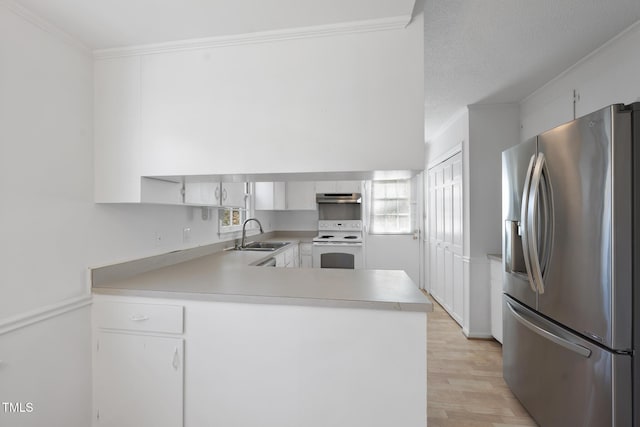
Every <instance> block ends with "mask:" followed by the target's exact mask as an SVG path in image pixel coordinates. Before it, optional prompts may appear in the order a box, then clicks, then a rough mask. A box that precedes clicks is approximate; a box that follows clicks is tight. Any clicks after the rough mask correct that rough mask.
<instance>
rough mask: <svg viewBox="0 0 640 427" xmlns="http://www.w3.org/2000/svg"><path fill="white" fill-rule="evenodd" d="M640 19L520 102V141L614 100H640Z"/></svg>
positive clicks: (625, 101)
mask: <svg viewBox="0 0 640 427" xmlns="http://www.w3.org/2000/svg"><path fill="white" fill-rule="evenodd" d="M638 46H640V22H636V23H635V24H634V25H632V26H631V27H629V28H628V29H627V30H626V31H624V32H622V33H621V34H620V35H618V36H616V37H615V38H613V39H612V40H610V41H609V42H608V43H606V44H605V45H604V46H602V47H600V48H599V49H597V50H596V51H594V52H592V53H591V54H589V55H588V56H587V57H585V58H583V59H582V60H581V61H579V62H578V63H576V64H575V65H574V66H572V67H571V68H569V69H568V70H567V71H565V72H564V73H562V74H560V75H559V76H558V77H556V78H555V79H554V80H552V81H551V82H549V83H547V84H546V85H545V86H543V87H542V88H540V89H538V90H537V91H536V92H534V93H533V94H532V95H530V96H529V97H528V98H526V99H525V100H523V101H522V102H521V106H520V108H521V118H520V120H521V122H522V132H521V141H525V140H526V139H528V138H530V137H532V136H535V135H537V134H539V133H541V132H544V131H546V130H548V129H551V128H553V127H555V126H557V125H560V124H562V123H565V122H568V121H570V120H573V118H574V117H573V90H576V91H577V92H578V93H579V95H580V100H579V101H578V102H577V103H576V117H580V116H583V115H585V114H589V113H591V112H593V111H596V110H598V109H600V108H602V107H606V106H607V105H610V104H615V103H631V102H635V101H639V100H640V78H638V76H640V54H638Z"/></svg>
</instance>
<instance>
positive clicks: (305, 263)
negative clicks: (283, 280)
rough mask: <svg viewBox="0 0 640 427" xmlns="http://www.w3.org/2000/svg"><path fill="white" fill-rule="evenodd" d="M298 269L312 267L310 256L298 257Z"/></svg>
mask: <svg viewBox="0 0 640 427" xmlns="http://www.w3.org/2000/svg"><path fill="white" fill-rule="evenodd" d="M300 267H302V268H311V267H313V257H312V256H311V255H300Z"/></svg>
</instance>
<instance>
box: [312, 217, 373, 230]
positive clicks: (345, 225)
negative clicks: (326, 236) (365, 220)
mask: <svg viewBox="0 0 640 427" xmlns="http://www.w3.org/2000/svg"><path fill="white" fill-rule="evenodd" d="M318 231H362V221H361V220H345V221H338V220H336V221H333V220H331V221H327V220H322V221H318Z"/></svg>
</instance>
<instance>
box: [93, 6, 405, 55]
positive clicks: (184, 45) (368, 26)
mask: <svg viewBox="0 0 640 427" xmlns="http://www.w3.org/2000/svg"><path fill="white" fill-rule="evenodd" d="M410 20H411V15H407V16H394V17H390V18H381V19H370V20H366V21H357V22H346V23H338V24H329V25H316V26H312V27H304V28H292V29H285V30H274V31H261V32H256V33H250V34H239V35H232V36H218V37H205V38H198V39H188V40H178V41H171V42H166V43H154V44H145V45H138V46H127V47H118V48H111V49H98V50H94V51H93V56H94V58H95V59H106V58H117V57H123V56H134V55H150V54H154V53H163V52H173V51H182V50H193V49H212V48H218V47H227V46H237V45H246V44H255V43H269V42H276V41H283V40H296V39H303V38H309V37H327V36H335V35H344V34H356V33H364V32H370V31H386V30H401V29H404V28H406V26H407V25H408V24H409V22H410Z"/></svg>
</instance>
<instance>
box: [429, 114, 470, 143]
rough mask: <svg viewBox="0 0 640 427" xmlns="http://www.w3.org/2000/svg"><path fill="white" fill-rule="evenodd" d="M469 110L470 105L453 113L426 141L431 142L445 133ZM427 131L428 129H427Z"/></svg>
mask: <svg viewBox="0 0 640 427" xmlns="http://www.w3.org/2000/svg"><path fill="white" fill-rule="evenodd" d="M468 111H469V107H468V106H466V107H462V108H461V109H460V110H458V111H456V112H455V113H453V114H452V115H451V117H449V118H448V119H447V120H446V121H445V122H444V123H443V124H442V126H440V127H439V128H438V130H437V131H436V132H435V133H434V134H433V135H431V136H430V137H429V139H428V140H427V141H425V142H426V143H427V144H430V143H431V142H433V140H434V139H437V138H439V137H440V136H441V135H442V134H443V133H445V132H446V131H447V130H448V129H449V128H450V127H451V125H453V124H454V123H455V122H457V121H458V120H460V118H462V116H464V114H465V113H467V112H468ZM425 131H426V129H425Z"/></svg>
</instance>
